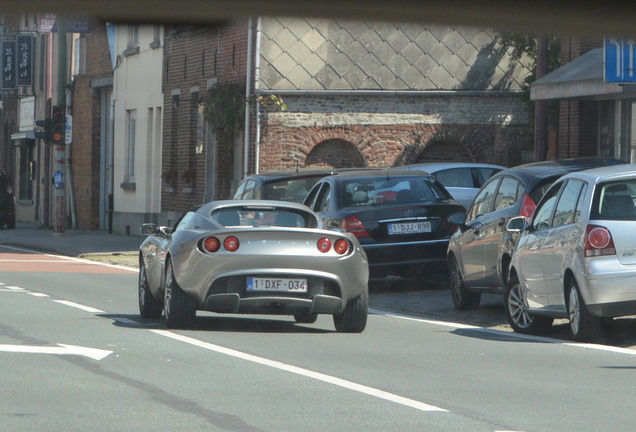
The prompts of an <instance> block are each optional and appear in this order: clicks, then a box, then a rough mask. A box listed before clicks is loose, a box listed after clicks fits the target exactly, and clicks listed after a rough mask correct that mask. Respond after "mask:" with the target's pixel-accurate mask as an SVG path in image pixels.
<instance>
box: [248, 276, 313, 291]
mask: <svg viewBox="0 0 636 432" xmlns="http://www.w3.org/2000/svg"><path fill="white" fill-rule="evenodd" d="M247 290H248V291H292V292H307V279H286V278H256V277H248V278H247Z"/></svg>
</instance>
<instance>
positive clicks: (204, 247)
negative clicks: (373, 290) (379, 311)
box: [138, 200, 369, 332]
mask: <svg viewBox="0 0 636 432" xmlns="http://www.w3.org/2000/svg"><path fill="white" fill-rule="evenodd" d="M317 227H318V221H317V217H316V215H315V214H314V213H313V212H312V211H311V210H310V209H309V208H307V207H305V206H304V205H302V204H297V203H292V202H282V201H264V200H263V201H255V200H254V201H243V200H242V201H215V202H211V203H208V204H205V205H202V206H200V207H198V208H195V209H192V210H190V211H188V212H186V213H185V214H184V215H183V216H182V217H181V218H180V219H179V220H178V221H177V223H176V224H175V226H174V228H168V227H158V226H157V225H155V224H144V225H142V228H141V229H142V234H145V235H148V237H147V238H146V239H145V240H144V241H143V243H142V244H141V246H140V254H139V288H138V289H139V296H138V297H139V312H140V314H141V316H142V317H144V318H158V317H160V316H161V313H162V311H163V315H164V317H165V321H166V325H167V326H168V327H169V328H186V327H188V326H190V325H191V324H192V321H193V320H194V318H195V315H196V311H197V310H205V311H211V312H220V313H254V314H274V315H293V316H294V318H295V320H296V322H299V323H313V322H314V321H315V320H316V318H317V315H318V314H331V315H333V321H334V324H335V327H336V330H337V331H339V332H362V331H363V330H364V328H365V326H366V322H367V309H368V295H369V292H368V285H367V284H368V279H369V267H368V263H367V257H366V255H365V253H364V251H363V250H362V248H361V247H360V244H359V243H358V241H357V240H356V238H355V237H354V236H353V234H349V233H339V232H334V231H327V230H322V229H318V228H317Z"/></svg>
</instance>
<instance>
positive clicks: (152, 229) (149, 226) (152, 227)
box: [140, 223, 159, 236]
mask: <svg viewBox="0 0 636 432" xmlns="http://www.w3.org/2000/svg"><path fill="white" fill-rule="evenodd" d="M140 231H141V235H145V236H149V235H155V234H157V231H159V230H158V228H157V224H153V223H145V224H143V225H141V230H140Z"/></svg>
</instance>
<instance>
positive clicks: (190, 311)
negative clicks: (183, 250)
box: [163, 261, 197, 329]
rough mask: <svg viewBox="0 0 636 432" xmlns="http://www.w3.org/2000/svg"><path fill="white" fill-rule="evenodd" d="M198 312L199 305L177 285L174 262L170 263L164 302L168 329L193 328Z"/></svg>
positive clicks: (167, 269) (164, 313)
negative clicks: (173, 267)
mask: <svg viewBox="0 0 636 432" xmlns="http://www.w3.org/2000/svg"><path fill="white" fill-rule="evenodd" d="M196 311H197V304H196V302H195V300H194V299H193V298H192V297H190V296H189V295H188V294H186V293H185V292H184V291H183V290H182V289H181V287H180V286H179V285H178V284H177V281H176V280H175V279H174V271H173V269H172V261H168V266H167V268H166V286H165V289H164V300H163V315H164V318H165V320H166V327H168V328H175V329H183V328H188V327H190V326H192V322H193V321H194V318H195V316H196Z"/></svg>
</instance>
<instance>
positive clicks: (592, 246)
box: [584, 225, 616, 257]
mask: <svg viewBox="0 0 636 432" xmlns="http://www.w3.org/2000/svg"><path fill="white" fill-rule="evenodd" d="M584 251H585V256H586V257H592V256H602V255H616V248H615V246H614V240H613V239H612V234H611V233H610V232H609V230H608V229H607V228H605V227H602V226H598V225H588V226H587V228H586V230H585V247H584Z"/></svg>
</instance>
